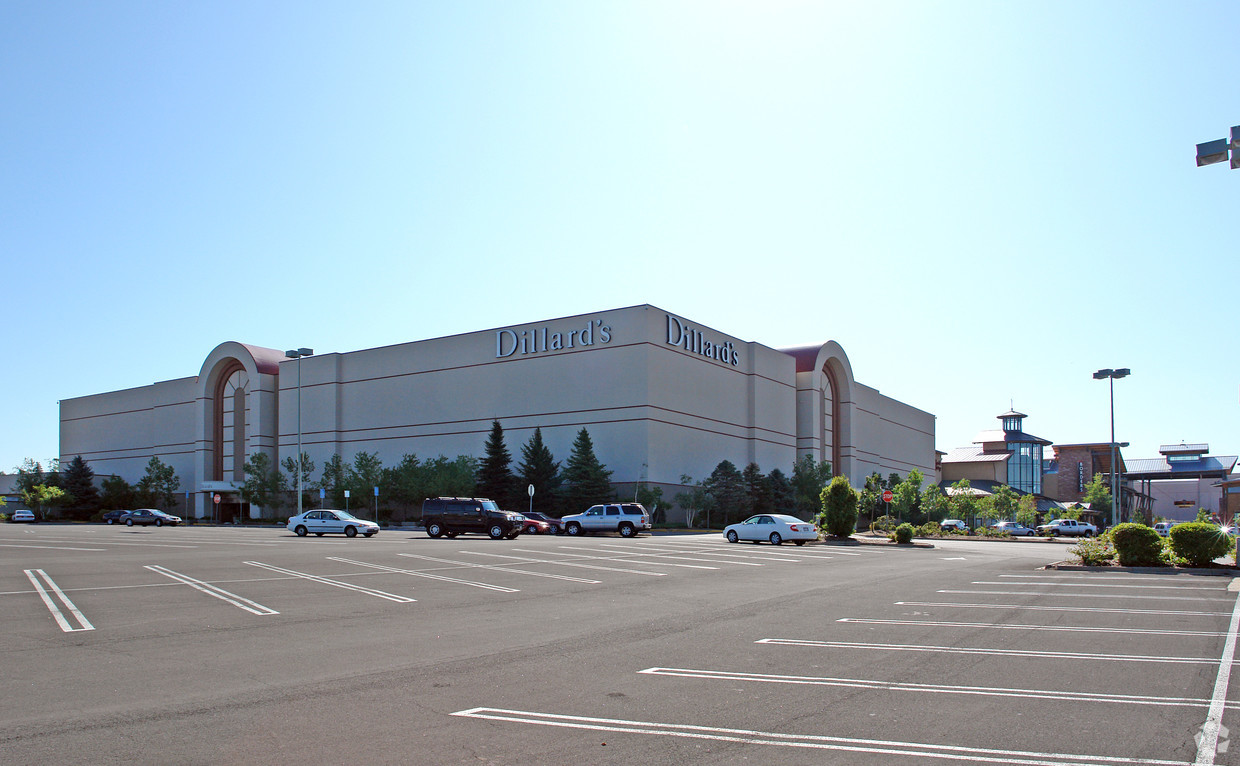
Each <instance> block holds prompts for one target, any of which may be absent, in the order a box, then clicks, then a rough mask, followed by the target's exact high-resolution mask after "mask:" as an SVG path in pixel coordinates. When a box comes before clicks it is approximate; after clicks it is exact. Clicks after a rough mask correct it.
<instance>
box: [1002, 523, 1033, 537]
mask: <svg viewBox="0 0 1240 766" xmlns="http://www.w3.org/2000/svg"><path fill="white" fill-rule="evenodd" d="M991 529H996V530H998V531H1000V532H1007V533H1008V534H1009V535H1012V536H1013V537H1033V536H1034V535H1036V534H1037V532H1035V531H1034V530H1032V529H1030V528H1029V527H1027V526H1025V525H1024V524H1021V523H1020V522H1019V521H1000V522H999V523H998V524H995V525H994V526H993V527H991Z"/></svg>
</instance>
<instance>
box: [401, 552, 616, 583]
mask: <svg viewBox="0 0 1240 766" xmlns="http://www.w3.org/2000/svg"><path fill="white" fill-rule="evenodd" d="M396 555H397V556H404V557H406V558H411V559H419V560H421V561H433V562H435V563H436V564H451V565H452V566H460V567H469V568H471V569H489V570H491V571H492V572H507V573H509V574H520V575H529V576H530V577H547V578H550V579H552V580H566V581H568V582H580V583H586V584H587V585H598V584H599V583H601V582H602V580H587V579H585V578H582V577H569V576H568V575H558V574H549V573H547V572H531V571H529V570H526V569H513V568H511V567H497V566H492V565H490V564H474V563H473V562H470V561H454V560H452V559H441V558H436V557H434V556H419V555H418V554H416V553H398V554H396Z"/></svg>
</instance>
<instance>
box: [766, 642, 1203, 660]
mask: <svg viewBox="0 0 1240 766" xmlns="http://www.w3.org/2000/svg"><path fill="white" fill-rule="evenodd" d="M754 643H755V644H770V645H773V646H802V647H808V648H811V649H861V650H874V651H885V652H938V653H943V654H976V655H985V656H988V657H1027V658H1031V659H1038V660H1042V659H1069V660H1088V661H1089V662H1094V661H1101V662H1153V663H1158V664H1168V665H1216V664H1218V660H1216V659H1214V658H1213V657H1167V656H1162V655H1155V656H1151V655H1144V654H1096V653H1093V652H1044V651H1037V650H1034V649H984V648H980V647H970V646H928V645H919V644H865V643H857V642H853V641H815V640H811V639H801V638H763V639H759V640H757V641H754Z"/></svg>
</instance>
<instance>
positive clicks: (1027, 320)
mask: <svg viewBox="0 0 1240 766" xmlns="http://www.w3.org/2000/svg"><path fill="white" fill-rule="evenodd" d="M1238 21H1240V9H1238V8H1237V6H1236V5H1235V3H1229V2H1184V3H1168V2H1157V3H1154V2H1132V1H1130V0H1125V1H1124V2H1088V1H1087V0H1086V1H1082V0H1073V1H1072V2H1046V1H1045V0H1039V1H1038V2H941V1H936V2H929V1H925V2H864V3H851V2H850V3H844V2H839V3H802V2H772V1H771V0H764V1H763V2H747V3H740V2H722V1H718V0H715V1H711V2H674V1H672V0H657V1H656V2H603V1H601V0H600V1H599V2H577V1H576V0H567V1H565V2H535V1H530V2H519V3H512V2H498V1H496V2H422V3H413V2H405V1H401V2H391V3H384V2H349V3H344V2H300V1H298V2H262V3H254V2H211V3H186V2H140V3H139V2H106V3H88V2H72V3H65V2H54V1H49V0H37V1H35V2H29V1H26V0H6V1H5V2H3V3H0V68H2V69H0V71H2V72H3V77H2V78H0V103H2V104H3V109H2V111H0V254H3V264H4V271H3V274H4V288H5V289H4V298H3V316H4V319H5V322H4V325H5V334H4V337H5V343H4V345H3V348H4V362H5V370H4V374H3V375H2V376H0V402H3V404H2V405H0V406H2V408H3V409H2V410H0V413H2V416H3V418H2V420H3V426H2V427H3V439H0V469H2V470H9V469H11V467H13V466H16V465H17V464H18V463H20V462H21V460H22V459H23V458H25V457H33V458H36V459H41V460H43V459H46V458H48V457H52V456H55V455H56V454H57V453H58V408H57V401H58V400H60V399H67V398H71V397H76V396H83V395H87V394H93V393H99V392H103V391H111V390H116V389H121V388H129V387H133V386H140V385H145V384H148V383H152V382H155V381H159V380H167V379H172V378H179V377H186V376H190V375H194V374H196V373H197V371H198V369H199V367H200V365H201V364H202V361H203V359H204V358H205V357H206V355H207V354H208V353H209V352H210V351H211V349H212V348H214V347H215V346H216V345H218V344H219V343H221V342H223V341H226V340H239V341H244V342H248V343H253V344H257V345H262V346H269V347H272V348H277V349H284V348H291V347H297V346H309V347H312V348H314V349H315V350H316V351H319V352H331V351H351V350H356V349H364V348H370V347H374V346H379V345H384V344H390V343H397V342H403V341H409V340H417V339H422V338H431V337H438V336H441V335H447V334H453V333H459V332H466V331H471V330H479V329H486V328H491V327H499V326H505V325H510V324H518V323H525V322H535V321H538V320H542V319H549V318H553V317H559V316H565V315H569V314H575V313H581V312H593V311H598V310H602V309H606V308H615V307H621V306H629V305H634V304H640V303H652V304H654V305H657V306H659V307H661V308H664V309H667V310H670V311H673V312H675V313H678V314H681V315H683V316H686V317H688V318H690V319H691V320H693V321H695V322H698V323H700V324H702V325H705V326H708V327H711V328H714V329H716V330H719V331H721V332H725V333H729V334H732V335H735V336H739V337H740V338H742V339H745V340H754V341H758V342H761V343H763V344H766V345H768V346H773V347H776V348H780V347H786V346H792V345H800V344H809V343H820V342H824V341H827V340H836V341H838V342H839V343H840V344H841V345H842V346H843V347H844V349H845V351H846V352H847V353H848V355H849V357H850V359H851V361H852V365H853V370H854V372H855V374H856V376H857V378H858V379H859V380H860V381H861V382H863V383H865V384H867V385H870V386H873V387H875V388H878V389H879V390H881V391H882V392H883V393H884V394H887V395H888V396H892V397H894V398H896V399H899V400H902V401H904V402H907V403H909V404H911V405H913V406H916V407H918V408H921V409H923V410H927V411H929V412H932V413H934V414H935V415H936V416H937V430H938V439H937V442H938V448H939V449H942V450H950V449H952V448H954V447H957V446H962V445H965V444H968V443H970V442H971V441H972V439H973V437H974V436H975V434H976V433H977V432H978V431H979V430H982V429H985V428H992V427H995V426H996V425H997V423H998V421H997V420H995V416H996V415H999V414H1000V413H1002V412H1003V411H1005V410H1007V409H1008V407H1009V406H1011V405H1014V406H1015V407H1016V408H1017V409H1018V410H1020V411H1022V412H1025V413H1027V414H1028V415H1029V418H1028V420H1026V427H1027V429H1028V430H1029V431H1030V432H1031V433H1034V434H1037V435H1039V436H1042V437H1044V438H1047V439H1050V440H1052V441H1055V442H1059V443H1071V442H1085V441H1106V440H1107V439H1109V421H1108V399H1107V386H1106V383H1105V382H1099V381H1094V380H1093V379H1092V378H1091V373H1092V372H1093V371H1094V370H1096V369H1098V368H1100V367H1130V368H1131V369H1132V371H1133V372H1132V376H1131V377H1129V378H1126V379H1124V380H1121V381H1119V382H1118V383H1117V384H1116V403H1115V404H1116V420H1117V429H1118V430H1117V437H1118V438H1119V439H1120V440H1122V441H1129V442H1131V443H1132V446H1131V447H1130V448H1128V449H1127V450H1125V454H1126V455H1127V456H1128V457H1129V458H1134V457H1152V456H1154V455H1156V453H1157V449H1158V445H1159V444H1162V443H1170V442H1176V443H1178V442H1179V441H1181V440H1186V441H1190V442H1208V443H1209V444H1210V446H1211V449H1212V451H1213V452H1214V453H1216V454H1235V453H1237V452H1240V438H1238V437H1240V430H1238V429H1237V426H1238V425H1240V356H1238V355H1237V354H1236V351H1235V347H1234V344H1233V342H1232V339H1233V337H1234V335H1235V333H1234V328H1235V322H1236V320H1237V312H1236V303H1237V287H1238V286H1240V279H1238V277H1240V265H1238V258H1237V254H1238V252H1240V227H1238V225H1237V220H1238V219H1237V213H1238V211H1240V171H1232V170H1230V169H1228V168H1227V167H1226V166H1225V165H1224V166H1212V167H1206V168H1197V167H1195V164H1194V159H1193V158H1194V144H1196V143H1198V142H1203V141H1207V140H1211V139H1215V138H1222V137H1224V136H1226V135H1227V131H1228V129H1229V128H1230V127H1231V126H1232V125H1240V78H1238V77H1237V76H1236V73H1237V71H1240V62H1238V61H1237V57H1238V54H1240V45H1238V44H1237V42H1236V38H1235V29H1236V24H1237V22H1238ZM445 296H450V298H449V297H445ZM461 296H467V297H468V300H467V301H465V302H464V303H462V302H461V300H460V298H461ZM479 448H480V449H481V445H480V447H479ZM772 467H775V466H763V468H765V469H769V468H772ZM784 468H786V467H784Z"/></svg>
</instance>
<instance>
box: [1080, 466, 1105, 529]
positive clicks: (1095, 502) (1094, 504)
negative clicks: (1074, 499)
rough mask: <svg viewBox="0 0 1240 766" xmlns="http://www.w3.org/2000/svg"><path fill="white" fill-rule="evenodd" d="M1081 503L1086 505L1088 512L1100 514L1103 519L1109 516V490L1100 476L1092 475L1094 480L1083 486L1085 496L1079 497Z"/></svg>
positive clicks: (1098, 474) (1097, 474)
mask: <svg viewBox="0 0 1240 766" xmlns="http://www.w3.org/2000/svg"><path fill="white" fill-rule="evenodd" d="M1081 502H1083V503H1088V504H1089V510H1091V511H1097V512H1099V513H1101V514H1102V517H1103V518H1108V517H1109V516H1110V514H1111V489H1110V487H1108V486H1107V485H1106V482H1104V481H1103V480H1102V474H1100V473H1096V474H1094V478H1092V479H1090V480H1089V484H1087V485H1085V494H1084V495H1082V496H1081Z"/></svg>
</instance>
